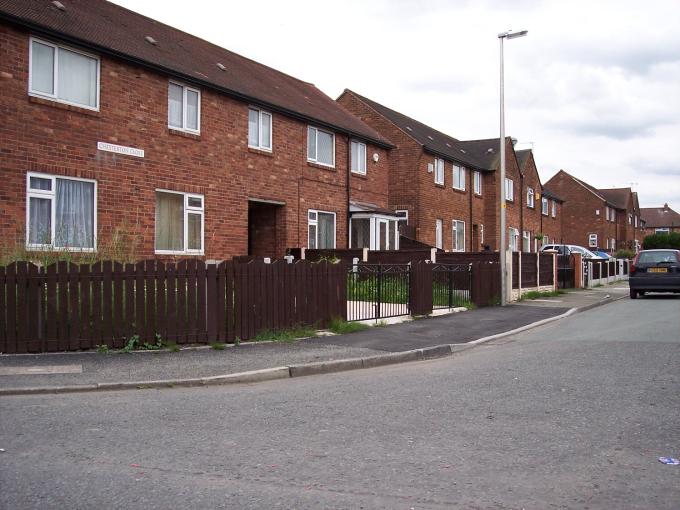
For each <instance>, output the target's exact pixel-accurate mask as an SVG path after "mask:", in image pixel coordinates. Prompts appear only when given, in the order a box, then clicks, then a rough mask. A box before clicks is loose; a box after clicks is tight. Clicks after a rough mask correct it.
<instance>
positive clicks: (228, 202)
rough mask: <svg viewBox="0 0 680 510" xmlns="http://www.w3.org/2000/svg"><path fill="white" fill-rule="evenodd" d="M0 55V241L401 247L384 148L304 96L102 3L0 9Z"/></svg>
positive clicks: (215, 253) (179, 250) (262, 249)
mask: <svg viewBox="0 0 680 510" xmlns="http://www.w3.org/2000/svg"><path fill="white" fill-rule="evenodd" d="M0 54H1V55H2V58H1V59H0V84H1V86H2V91H3V93H2V94H1V95H0V112H2V117H3V122H2V124H1V125H0V140H2V142H1V152H0V174H1V175H0V178H1V183H0V217H1V218H2V222H1V223H0V235H1V236H2V237H3V239H4V240H6V241H7V240H16V242H19V243H25V245H26V246H27V247H28V248H29V249H35V250H60V249H68V250H81V251H95V250H101V248H102V247H103V246H105V245H107V244H108V243H111V242H113V241H112V240H114V239H115V238H116V237H117V236H119V235H120V233H121V232H125V233H127V234H128V238H127V239H129V240H131V241H130V242H132V241H134V242H137V243H139V250H138V253H137V256H138V257H152V256H156V257H175V256H182V257H184V256H195V257H202V258H207V259H226V258H229V257H231V256H234V255H246V254H251V255H269V256H280V255H283V254H285V251H286V249H287V248H288V247H298V246H308V247H315V248H336V247H337V248H345V247H347V246H348V245H349V243H350V215H354V216H355V217H356V224H353V228H354V230H355V231H356V236H355V239H354V240H353V241H352V242H353V244H355V245H362V246H369V247H381V248H397V247H398V241H399V239H398V235H397V233H396V232H397V221H398V218H397V216H396V215H395V214H394V213H390V211H389V209H388V194H387V191H388V164H389V149H390V147H391V143H390V141H389V140H388V139H387V138H386V137H385V136H383V135H381V134H379V133H378V132H377V131H376V130H375V129H373V128H371V127H370V126H368V125H367V124H365V123H364V122H362V121H361V120H359V119H358V118H356V117H355V116H353V115H352V114H350V113H349V112H348V111H347V110H346V109H345V108H343V107H342V106H341V105H340V104H338V103H336V102H335V101H333V100H332V99H331V98H329V97H328V96H326V95H325V94H323V93H322V92H321V91H320V90H319V89H317V88H316V87H314V85H312V84H310V83H306V82H304V81H301V80H299V79H296V78H294V77H291V76H288V75H286V74H284V73H281V72H279V71H276V70H274V69H271V68H269V67H267V66H264V65H262V64H259V63H257V62H254V61H252V60H249V59H247V58H244V57H242V56H240V55H237V54H235V53H232V52H230V51H228V50H225V49H223V48H220V47H218V46H215V45H213V44H211V43H209V42H207V41H204V40H201V39H199V38H197V37H193V36H191V35H189V34H186V33H184V32H181V31H179V30H176V29H174V28H172V27H170V26H167V25H164V24H162V23H158V22H156V21H154V20H152V19H149V18H147V17H144V16H141V15H139V14H136V13H134V12H132V11H129V10H127V9H124V8H122V7H119V6H117V5H114V4H111V3H108V2H105V1H102V0H61V1H49V0H31V1H19V0H0Z"/></svg>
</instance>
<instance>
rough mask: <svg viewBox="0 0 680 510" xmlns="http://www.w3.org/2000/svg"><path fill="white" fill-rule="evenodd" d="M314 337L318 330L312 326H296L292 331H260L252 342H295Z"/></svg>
mask: <svg viewBox="0 0 680 510" xmlns="http://www.w3.org/2000/svg"><path fill="white" fill-rule="evenodd" d="M314 336H316V329H314V328H312V327H311V326H296V327H294V328H290V329H266V330H263V331H260V332H259V333H258V334H257V335H256V336H255V338H253V339H251V341H253V342H263V341H274V342H294V341H295V340H297V339H298V338H307V337H314Z"/></svg>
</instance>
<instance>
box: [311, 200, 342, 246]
mask: <svg viewBox="0 0 680 510" xmlns="http://www.w3.org/2000/svg"><path fill="white" fill-rule="evenodd" d="M310 213H314V214H315V219H311V217H310ZM319 213H322V214H332V215H333V247H332V248H319ZM310 225H314V226H316V248H312V249H314V250H335V247H336V246H337V245H338V239H337V236H338V218H337V215H336V214H335V213H334V212H332V211H322V210H321V209H307V243H308V244H309V227H310Z"/></svg>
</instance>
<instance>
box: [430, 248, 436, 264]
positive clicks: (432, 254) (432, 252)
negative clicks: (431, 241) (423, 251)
mask: <svg viewBox="0 0 680 510" xmlns="http://www.w3.org/2000/svg"><path fill="white" fill-rule="evenodd" d="M430 260H431V261H432V263H433V264H435V263H436V262H437V248H430Z"/></svg>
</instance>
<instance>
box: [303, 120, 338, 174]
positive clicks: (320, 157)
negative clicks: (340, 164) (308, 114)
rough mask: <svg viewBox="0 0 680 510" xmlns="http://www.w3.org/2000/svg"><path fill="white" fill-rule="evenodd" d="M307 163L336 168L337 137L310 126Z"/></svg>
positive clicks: (308, 130) (308, 129)
mask: <svg viewBox="0 0 680 510" xmlns="http://www.w3.org/2000/svg"><path fill="white" fill-rule="evenodd" d="M307 161H311V162H312V163H318V164H320V165H326V166H331V167H334V166H335V135H334V134H333V133H329V132H328V131H322V130H321V129H318V128H315V127H311V126H309V127H308V128H307Z"/></svg>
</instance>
